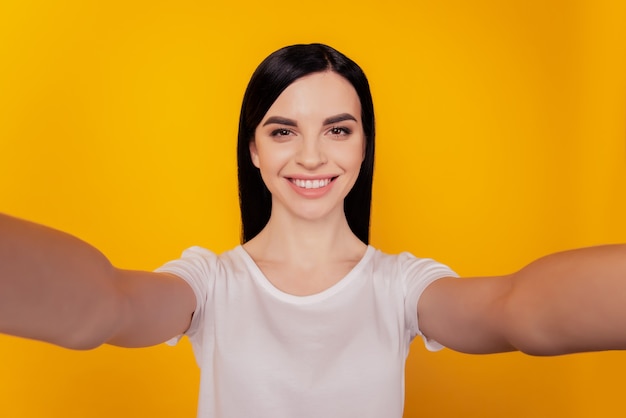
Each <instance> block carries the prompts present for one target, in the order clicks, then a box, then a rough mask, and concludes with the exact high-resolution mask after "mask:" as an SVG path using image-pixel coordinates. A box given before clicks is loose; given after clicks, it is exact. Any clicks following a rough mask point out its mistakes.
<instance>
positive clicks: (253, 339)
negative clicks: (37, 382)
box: [0, 44, 626, 417]
mask: <svg viewBox="0 0 626 418" xmlns="http://www.w3.org/2000/svg"><path fill="white" fill-rule="evenodd" d="M373 161H374V111H373V105H372V99H371V95H370V92H369V87H368V83H367V80H366V78H365V75H364V74H363V72H362V71H361V69H360V68H359V67H358V66H357V65H356V64H355V63H354V62H353V61H351V60H350V59H348V58H347V57H345V56H344V55H342V54H341V53H339V52H337V51H336V50H334V49H332V48H330V47H328V46H325V45H319V44H313V45H295V46H291V47H287V48H283V49H281V50H279V51H276V52H275V53H273V54H272V55H270V56H269V57H268V58H267V59H266V60H265V61H264V62H263V63H261V65H260V66H259V68H258V69H257V70H256V72H255V73H254V75H253V76H252V79H251V80H250V84H249V86H248V89H247V91H246V93H245V96H244V100H243V106H242V110H241V118H240V126H239V142H238V164H239V187H240V202H241V213H242V221H243V239H242V241H243V243H242V245H240V246H238V247H236V248H234V249H233V250H231V251H228V252H226V253H224V254H221V255H216V254H214V253H212V252H210V251H208V250H206V249H203V248H198V247H194V248H190V249H188V250H187V251H185V252H184V253H183V256H182V257H181V258H180V259H179V260H175V261H172V262H170V263H167V264H166V265H164V266H163V267H162V268H160V269H159V270H158V271H157V272H140V271H128V270H120V269H116V268H115V267H113V266H111V265H110V263H109V262H108V261H107V259H106V258H105V257H104V256H103V255H102V254H100V253H99V252H98V251H97V250H96V249H94V248H93V247H91V246H89V245H87V244H85V243H84V242H81V241H79V240H77V239H75V238H73V237H71V236H68V235H66V234H64V233H62V232H58V231H54V230H51V229H48V228H46V227H43V226H39V225H35V224H32V223H28V222H25V221H21V220H18V219H14V218H11V217H8V216H2V217H0V230H1V231H2V234H1V235H0V332H3V333H7V334H12V335H17V336H22V337H26V338H34V339H39V340H43V341H49V342H52V343H55V344H58V345H61V346H64V347H68V348H74V349H88V348H93V347H97V346H99V345H101V344H105V343H106V344H115V345H119V346H125V347H140V346H147V345H153V344H159V343H162V342H164V341H168V340H171V339H173V340H174V341H176V340H177V338H179V336H181V335H183V334H186V335H188V336H189V337H190V338H191V341H192V344H193V347H194V352H195V355H196V357H197V359H198V362H199V363H200V365H201V367H202V380H201V388H200V391H201V393H200V406H199V416H202V417H250V416H261V417H270V416H271V417H294V416H298V417H320V416H328V417H354V416H359V417H400V416H401V415H402V409H403V399H404V393H403V392H404V377H403V373H404V361H405V358H406V355H407V352H408V348H409V344H410V343H411V341H412V340H413V338H415V337H416V336H420V337H422V338H423V339H424V341H425V343H426V344H427V346H428V347H429V348H430V349H433V350H434V349H438V348H440V347H441V346H442V345H443V346H447V347H449V348H451V349H454V350H458V351H463V352H468V353H494V352H502V351H511V350H522V351H524V352H527V353H531V354H535V355H556V354H564V353H571V352H579V351H591V350H608V349H624V348H626V331H624V330H626V303H624V296H623V295H625V294H626V247H625V246H605V247H595V248H588V249H581V250H575V251H570V252H565V253H560V254H555V255H552V256H549V257H546V258H543V259H540V260H538V261H536V262H534V263H532V264H531V265H529V266H528V267H526V268H524V269H523V270H521V271H519V272H517V273H515V274H511V275H508V276H503V277H484V278H473V279H458V278H456V277H455V274H454V273H453V272H452V271H451V270H450V269H449V268H448V267H446V266H444V265H442V264H439V263H437V262H435V261H432V260H428V259H419V258H416V257H414V256H413V255H411V254H408V253H403V254H399V255H388V254H385V253H382V252H381V251H378V250H376V249H374V248H373V247H371V246H370V245H369V242H368V237H369V212H370V200H371V186H372V174H373ZM418 319H419V323H418Z"/></svg>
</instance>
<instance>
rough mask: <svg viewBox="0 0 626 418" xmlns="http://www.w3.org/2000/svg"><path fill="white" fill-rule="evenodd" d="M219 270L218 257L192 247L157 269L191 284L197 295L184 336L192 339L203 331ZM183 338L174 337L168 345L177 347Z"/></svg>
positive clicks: (207, 251)
mask: <svg viewBox="0 0 626 418" xmlns="http://www.w3.org/2000/svg"><path fill="white" fill-rule="evenodd" d="M218 268H219V266H218V257H217V255H215V254H214V253H213V252H211V251H209V250H207V249H204V248H201V247H191V248H188V249H187V250H185V251H184V252H183V254H182V256H181V257H180V258H179V259H177V260H173V261H170V262H168V263H165V264H164V265H163V266H161V267H159V268H158V269H156V271H157V272H163V273H170V274H174V275H176V276H178V277H180V278H181V279H183V280H184V281H186V282H187V284H189V286H190V287H191V288H192V290H193V292H194V294H195V295H196V309H195V310H194V313H193V316H192V319H191V324H190V326H189V329H187V331H185V334H184V335H187V336H188V337H190V338H194V337H199V336H198V335H197V334H198V333H199V332H200V330H201V329H202V328H201V327H200V323H201V322H202V318H203V317H204V316H205V315H206V312H205V310H206V301H207V300H209V298H210V293H211V292H212V289H213V288H214V286H213V285H214V283H215V277H216V273H217V270H218ZM181 338H182V335H179V336H177V337H174V338H172V339H171V340H169V341H167V344H169V345H176V344H177V343H178V341H180V339H181Z"/></svg>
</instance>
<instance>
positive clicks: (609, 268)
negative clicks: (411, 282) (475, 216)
mask: <svg viewBox="0 0 626 418" xmlns="http://www.w3.org/2000/svg"><path fill="white" fill-rule="evenodd" d="M418 316H419V320H420V327H421V329H422V331H423V332H424V333H425V334H426V335H427V336H428V337H429V338H432V339H434V340H437V341H439V342H440V343H442V344H444V345H446V346H448V347H450V348H452V349H455V350H458V351H463V352H470V353H491V352H501V351H511V350H521V351H524V352H526V353H529V354H534V355H558V354H566V353H574V352H583V351H601V350H614V349H626V245H611V246H601V247H591V248H585V249H578V250H572V251H566V252H562V253H557V254H553V255H550V256H547V257H544V258H541V259H539V260H537V261H535V262H533V263H531V264H530V265H528V266H527V267H525V268H523V269H522V270H520V271H519V272H517V273H514V274H511V275H508V276H502V277H484V278H472V279H461V280H459V279H441V280H439V281H437V282H435V283H434V284H432V285H431V286H429V287H428V288H427V289H426V291H425V292H424V295H423V296H422V300H421V301H420V307H419V312H418Z"/></svg>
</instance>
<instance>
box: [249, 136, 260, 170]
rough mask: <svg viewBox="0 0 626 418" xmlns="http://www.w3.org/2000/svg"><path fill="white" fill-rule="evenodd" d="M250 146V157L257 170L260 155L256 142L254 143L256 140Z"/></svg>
mask: <svg viewBox="0 0 626 418" xmlns="http://www.w3.org/2000/svg"><path fill="white" fill-rule="evenodd" d="M248 146H249V147H250V157H251V159H252V164H254V166H255V167H256V168H259V153H258V152H257V150H256V142H254V139H253V140H252V141H250V144H249V145H248Z"/></svg>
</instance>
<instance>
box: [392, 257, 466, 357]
mask: <svg viewBox="0 0 626 418" xmlns="http://www.w3.org/2000/svg"><path fill="white" fill-rule="evenodd" d="M398 257H399V262H400V269H401V271H402V279H403V283H404V291H405V299H404V315H405V321H406V324H407V328H408V329H409V332H410V335H411V340H413V339H414V338H415V337H417V336H420V337H422V339H423V340H424V344H425V345H426V348H427V349H428V350H430V351H438V350H441V349H442V348H443V346H442V345H441V344H439V343H438V342H437V341H434V340H431V339H429V338H427V337H426V336H425V335H424V334H423V333H422V332H421V331H420V328H419V318H418V317H417V304H418V302H419V299H420V297H421V296H422V293H423V292H424V290H425V289H426V288H427V287H428V285H430V284H431V283H433V282H434V281H435V280H437V279H441V278H443V277H458V275H457V274H456V273H455V272H454V271H452V270H451V269H450V268H449V267H448V266H446V265H444V264H441V263H438V262H436V261H434V260H431V259H429V258H417V257H415V256H413V255H412V254H409V253H402V254H400V255H399V256H398Z"/></svg>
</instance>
